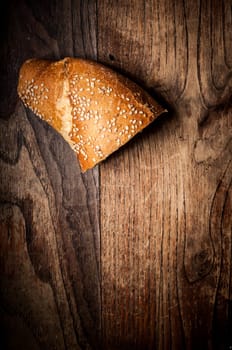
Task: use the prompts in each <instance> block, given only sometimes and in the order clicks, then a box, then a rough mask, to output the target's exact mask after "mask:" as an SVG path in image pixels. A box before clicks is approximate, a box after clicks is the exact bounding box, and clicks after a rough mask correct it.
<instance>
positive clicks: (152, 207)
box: [98, 0, 232, 349]
mask: <svg viewBox="0 0 232 350" xmlns="http://www.w3.org/2000/svg"><path fill="white" fill-rule="evenodd" d="M230 6H231V3H230V2H229V1H222V2H220V3H219V2H218V1H198V2H193V1H171V0H165V1H156V2H153V1H130V2H125V1H118V2H117V4H116V3H115V2H114V1H110V0H104V1H100V10H99V11H98V13H99V17H98V24H99V30H98V52H99V60H101V61H103V62H105V63H107V64H110V65H112V66H114V67H115V68H116V69H119V70H120V71H123V72H126V73H127V74H128V75H130V76H132V77H133V78H134V79H135V80H137V81H139V82H140V83H141V84H144V85H145V86H146V87H147V89H149V90H150V91H151V93H152V92H153V91H154V93H155V92H156V94H157V95H158V96H160V97H162V99H163V100H165V101H166V103H167V105H169V106H170V107H169V110H170V113H169V115H164V116H162V117H161V118H160V120H159V121H158V122H154V123H153V125H152V126H151V127H149V128H148V129H147V130H146V131H145V132H144V133H143V134H142V135H140V136H138V137H137V138H136V140H133V141H132V142H131V143H130V145H129V146H127V147H126V148H125V149H123V150H121V151H120V152H118V153H117V155H115V156H112V157H111V158H110V159H109V160H108V161H106V162H105V163H104V164H103V165H102V166H101V185H100V188H101V242H102V243H101V252H102V253H101V269H102V327H103V336H104V341H105V344H106V348H111V347H112V348H115V347H116V348H119V349H185V348H186V349H213V348H214V349H224V348H229V346H232V342H231V337H230V335H229V333H230V330H231V327H232V323H231V277H230V276H231V223H232V221H231V174H232V173H231V150H232V148H231V147H232V143H231V140H232V139H231V136H232V122H231V116H232V110H231V105H230V101H231V86H232V84H231V71H232V70H231V69H232V66H231V59H232V56H231V34H232V31H231V9H230ZM226 242H227V243H226ZM212 335H213V336H212Z"/></svg>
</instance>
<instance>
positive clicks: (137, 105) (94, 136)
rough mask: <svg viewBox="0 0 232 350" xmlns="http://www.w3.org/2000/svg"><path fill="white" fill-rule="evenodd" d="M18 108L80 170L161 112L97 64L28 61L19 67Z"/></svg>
mask: <svg viewBox="0 0 232 350" xmlns="http://www.w3.org/2000/svg"><path fill="white" fill-rule="evenodd" d="M18 94H19V96H20V98H21V99H22V101H23V102H24V104H25V105H26V106H27V107H29V108H30V109H31V110H32V111H33V112H34V113H35V114H37V115H38V116H39V117H41V118H42V119H44V120H46V121H47V122H48V123H49V124H50V125H52V126H53V127H54V128H55V129H56V130H57V131H59V132H60V133H61V134H62V135H63V137H64V138H65V139H66V140H67V141H68V142H69V144H70V145H71V147H72V148H73V150H74V151H75V152H76V154H77V158H78V159H79V162H80V165H81V169H82V171H86V170H87V169H90V168H92V167H94V166H95V165H96V164H97V163H99V162H100V161H102V160H103V159H105V158H106V157H108V156H109V155H110V154H111V153H112V152H114V151H116V150H117V149H118V148H119V147H120V146H122V145H124V144H125V143H126V142H127V141H129V140H130V139H131V138H132V137H133V136H134V135H135V134H137V133H138V132H139V131H141V130H142V129H144V128H145V127H146V126H147V125H148V124H150V123H151V122H152V121H153V120H154V119H155V118H156V117H157V116H159V115H160V114H161V113H163V112H164V111H165V110H164V109H163V107H161V106H160V105H159V104H158V103H157V102H156V101H155V100H154V99H153V98H151V97H150V96H149V95H148V94H147V93H146V92H145V91H144V90H143V89H141V88H140V87H139V86H138V85H137V84H135V83H134V82H132V81H130V80H129V79H127V78H125V77H123V76H122V75H120V74H118V73H116V72H114V71H112V70H111V69H110V68H107V67H105V66H103V65H101V64H99V63H96V62H93V61H88V60H84V59H75V58H69V57H67V58H65V59H63V60H61V61H57V62H51V61H47V60H39V59H30V60H27V61H26V62H25V63H24V64H23V65H22V67H21V69H20V73H19V82H18Z"/></svg>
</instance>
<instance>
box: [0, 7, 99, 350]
mask: <svg viewBox="0 0 232 350" xmlns="http://www.w3.org/2000/svg"><path fill="white" fill-rule="evenodd" d="M5 15H6V18H5V19H4V21H3V22H1V23H4V30H5V35H4V38H3V41H4V43H3V47H2V50H1V67H4V70H3V72H2V73H3V74H2V80H1V83H2V85H1V103H0V111H1V113H0V114H1V120H0V208H1V209H0V242H1V244H0V261H1V264H0V274H1V279H0V291H1V292H0V295H1V297H0V310H1V329H2V332H1V333H2V335H1V338H2V339H1V342H3V345H4V346H5V348H6V349H19V348H23V349H30V350H31V349H41V348H43V349H49V350H50V349H90V348H92V347H93V346H94V347H95V346H96V344H97V341H98V337H99V331H100V309H101V307H100V275H99V273H100V272H99V271H100V269H99V257H100V255H99V254H100V253H99V252H100V244H99V242H100V237H99V234H100V232H99V213H98V212H99V176H98V169H97V168H96V169H95V170H93V171H89V172H88V173H87V174H85V175H83V174H81V173H80V169H79V166H78V163H77V161H76V159H75V155H74V153H73V152H72V151H71V149H70V147H69V146H68V145H67V143H66V142H65V141H64V140H63V138H62V137H61V136H60V135H58V134H57V133H56V132H55V131H54V130H53V129H52V128H51V127H49V126H48V125H47V124H46V123H45V122H42V121H41V120H39V118H37V117H36V116H35V115H34V114H33V113H31V112H30V111H28V110H26V109H25V108H24V107H23V106H22V104H21V103H20V102H19V101H18V98H17V93H16V87H17V76H18V70H19V67H20V65H21V63H22V62H23V61H24V60H25V59H27V58H30V57H44V58H55V59H58V58H60V57H64V56H67V55H71V56H75V55H77V56H81V57H89V58H96V5H95V2H94V1H90V2H85V3H84V2H82V1H78V0H76V1H72V2H71V1H52V2H47V1H41V2H35V1H12V2H10V4H9V6H8V11H7V12H5ZM1 69H2V68H1Z"/></svg>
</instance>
